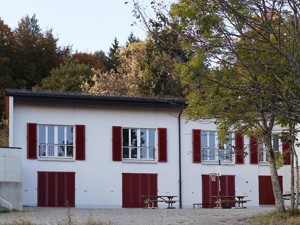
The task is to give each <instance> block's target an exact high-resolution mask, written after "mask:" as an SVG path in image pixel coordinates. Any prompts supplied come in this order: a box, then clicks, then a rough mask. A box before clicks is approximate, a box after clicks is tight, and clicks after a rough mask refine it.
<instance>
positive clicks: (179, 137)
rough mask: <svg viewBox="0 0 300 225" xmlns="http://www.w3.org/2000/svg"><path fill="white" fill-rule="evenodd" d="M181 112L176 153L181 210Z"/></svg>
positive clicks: (180, 205)
mask: <svg viewBox="0 0 300 225" xmlns="http://www.w3.org/2000/svg"><path fill="white" fill-rule="evenodd" d="M182 112H183V110H181V111H180V113H179V115H178V146H179V147H178V153H179V171H178V172H179V174H178V175H179V179H178V183H179V208H180V209H182V181H181V172H182V168H181V166H182V165H181V114H182Z"/></svg>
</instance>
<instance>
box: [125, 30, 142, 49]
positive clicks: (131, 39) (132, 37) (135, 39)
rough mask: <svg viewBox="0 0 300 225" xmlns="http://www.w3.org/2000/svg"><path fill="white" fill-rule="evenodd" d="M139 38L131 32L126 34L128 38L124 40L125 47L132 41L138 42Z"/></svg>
mask: <svg viewBox="0 0 300 225" xmlns="http://www.w3.org/2000/svg"><path fill="white" fill-rule="evenodd" d="M139 41H140V40H139V39H138V38H137V37H136V36H134V34H133V33H132V32H131V33H130V35H129V36H128V40H127V42H126V47H128V45H129V44H131V43H134V42H139Z"/></svg>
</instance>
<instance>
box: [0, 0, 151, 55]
mask: <svg viewBox="0 0 300 225" xmlns="http://www.w3.org/2000/svg"><path fill="white" fill-rule="evenodd" d="M124 2H125V0H0V17H1V19H2V20H3V21H4V23H6V24H7V25H8V26H9V27H10V28H11V29H12V30H14V29H15V28H16V27H17V26H18V22H20V20H21V19H22V18H23V17H25V16H27V15H28V16H29V17H32V16H33V15H34V14H35V15H36V19H37V20H38V24H39V26H40V28H41V29H42V30H43V31H46V30H49V29H52V33H53V35H54V37H55V38H58V39H59V40H58V46H61V47H63V46H69V45H70V46H72V50H73V51H79V52H86V53H94V52H95V51H100V50H102V51H104V52H106V53H107V52H108V50H109V48H110V47H111V45H112V43H113V41H114V39H115V38H117V40H118V41H119V45H121V46H123V45H125V44H126V41H127V40H128V36H129V35H130V33H131V32H133V34H134V35H135V36H136V37H138V38H139V39H141V40H144V39H145V37H146V31H145V28H144V27H143V26H142V24H137V25H134V26H131V24H132V23H133V22H134V21H135V19H134V17H133V15H132V10H133V6H132V4H130V3H128V4H125V3H124ZM128 2H131V1H130V0H129V1H128ZM149 2H150V0H149V1H145V0H144V1H143V4H148V3H149Z"/></svg>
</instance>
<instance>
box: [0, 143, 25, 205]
mask: <svg viewBox="0 0 300 225" xmlns="http://www.w3.org/2000/svg"><path fill="white" fill-rule="evenodd" d="M0 197H1V198H3V199H5V200H6V201H8V202H9V203H11V204H12V207H13V209H17V210H22V204H23V198H22V182H21V148H5V147H0Z"/></svg>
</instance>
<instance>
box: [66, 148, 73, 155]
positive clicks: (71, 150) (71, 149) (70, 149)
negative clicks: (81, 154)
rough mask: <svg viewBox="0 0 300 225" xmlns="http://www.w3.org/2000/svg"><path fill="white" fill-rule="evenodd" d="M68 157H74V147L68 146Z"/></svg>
mask: <svg viewBox="0 0 300 225" xmlns="http://www.w3.org/2000/svg"><path fill="white" fill-rule="evenodd" d="M67 156H68V157H73V146H67Z"/></svg>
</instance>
